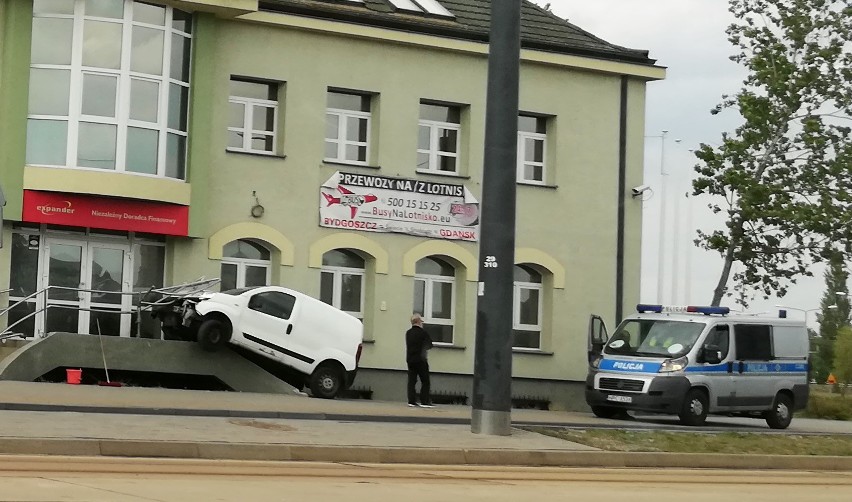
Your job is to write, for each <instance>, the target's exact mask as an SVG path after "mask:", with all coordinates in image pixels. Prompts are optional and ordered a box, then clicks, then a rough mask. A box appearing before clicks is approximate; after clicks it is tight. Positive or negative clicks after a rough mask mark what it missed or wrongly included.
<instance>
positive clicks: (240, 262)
mask: <svg viewBox="0 0 852 502" xmlns="http://www.w3.org/2000/svg"><path fill="white" fill-rule="evenodd" d="M221 263H222V264H230V265H236V266H237V281H236V285H235V286H234V287H235V288H244V287H246V268H247V267H259V268H264V269H266V284H264V286H269V283H270V281H271V280H272V261H270V260H254V259H250V258H225V257H223V258H222V262H221ZM220 270H221V265H220Z"/></svg>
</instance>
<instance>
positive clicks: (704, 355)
mask: <svg viewBox="0 0 852 502" xmlns="http://www.w3.org/2000/svg"><path fill="white" fill-rule="evenodd" d="M701 362H705V363H707V364H719V363H721V362H722V351H721V350H719V348H718V347H715V346H713V345H708V346H706V347H704V348H702V349H701Z"/></svg>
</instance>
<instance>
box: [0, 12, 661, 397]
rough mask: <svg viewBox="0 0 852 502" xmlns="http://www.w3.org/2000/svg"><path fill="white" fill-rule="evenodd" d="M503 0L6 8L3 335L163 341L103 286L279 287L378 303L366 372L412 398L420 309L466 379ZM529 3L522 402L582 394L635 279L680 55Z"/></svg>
mask: <svg viewBox="0 0 852 502" xmlns="http://www.w3.org/2000/svg"><path fill="white" fill-rule="evenodd" d="M488 7H489V2H487V1H485V0H442V1H441V2H440V3H438V2H434V1H423V2H411V1H410V0H351V1H349V0H277V1H261V2H258V1H252V0H231V1H225V0H197V1H158V0H149V1H145V2H137V1H133V0H35V1H32V0H0V44H2V46H0V186H2V188H3V191H4V193H5V195H6V198H7V199H8V202H7V205H6V207H5V211H4V217H5V223H4V225H3V228H2V231H3V243H4V246H3V247H2V248H1V249H0V291H4V293H2V294H0V310H2V309H3V308H5V307H6V306H7V305H12V304H17V306H16V307H15V308H14V309H12V310H11V311H10V312H9V314H8V316H7V317H6V318H0V328H1V327H4V326H8V325H11V324H13V323H15V322H18V321H19V320H21V319H24V318H26V317H27V316H28V315H29V314H31V313H36V314H35V315H32V316H31V317H29V318H27V319H26V320H24V321H21V322H18V324H17V325H16V326H15V327H14V328H13V329H12V331H15V332H17V333H20V334H21V337H23V338H28V337H33V336H35V337H38V336H44V334H46V333H48V332H51V331H72V332H81V333H96V326H98V325H99V326H100V327H101V330H102V331H103V332H104V334H111V335H118V336H144V337H160V336H163V334H162V333H161V330H160V327H159V326H158V325H157V324H156V322H154V321H153V320H151V319H150V318H149V317H148V316H147V315H143V316H142V318H139V319H137V316H136V314H135V313H126V312H131V311H133V310H134V309H135V308H136V307H137V306H138V300H139V295H138V294H137V295H130V294H126V295H116V294H113V295H110V294H107V293H105V292H109V291H121V292H125V293H131V292H136V293H141V292H144V291H147V290H148V289H149V288H151V287H158V286H164V285H173V284H180V283H183V282H187V281H192V280H195V279H198V278H201V277H206V278H211V277H220V278H221V281H222V282H221V288H222V289H228V288H234V287H243V286H252V285H263V284H278V285H284V286H287V287H291V288H293V289H297V290H300V291H303V292H305V293H307V294H310V295H312V296H315V297H318V298H321V299H322V300H323V301H327V302H328V303H332V304H334V305H335V306H337V307H339V308H341V309H343V310H345V311H348V312H350V313H352V314H353V315H356V316H358V317H360V318H361V319H362V320H363V322H364V328H365V329H364V338H365V344H364V351H363V356H362V358H361V369H360V371H359V375H358V378H357V379H356V381H355V384H354V388H355V389H359V390H368V391H371V392H372V396H373V398H374V399H389V400H394V399H403V398H404V394H405V376H404V369H405V361H404V357H403V354H404V338H403V333H404V331H405V330H406V329H407V327H408V319H409V317H410V315H411V314H412V312H415V311H416V312H420V313H421V314H423V315H424V317H425V319H426V323H427V327H428V329H429V330H430V332H431V333H432V335H433V338H434V339H435V340H436V342H437V343H436V347H435V349H434V350H433V351H432V352H431V354H430V365H431V369H432V372H433V375H434V377H433V389H434V392H436V393H438V394H444V395H446V396H456V397H459V398H463V397H464V396H467V395H470V385H471V382H472V379H471V373H472V371H473V352H474V347H473V343H474V333H475V314H476V298H477V297H476V288H477V273H478V268H479V267H478V263H477V260H478V258H477V257H478V247H477V242H478V239H479V228H478V225H477V223H478V221H477V216H478V214H479V211H480V210H481V208H480V206H479V200H481V186H482V184H481V181H482V172H483V144H484V133H485V130H484V126H485V99H486V96H485V89H486V78H487V63H488V61H487V51H488V46H487V36H488ZM522 13H523V16H522V24H523V29H522V46H523V49H522V53H521V82H520V86H521V90H520V110H521V113H520V115H521V116H520V117H519V140H518V141H519V142H518V146H519V163H518V168H517V179H518V187H517V198H518V200H517V229H516V245H517V248H516V252H515V254H516V265H515V279H516V282H515V285H514V288H515V297H516V301H515V307H514V308H515V316H514V317H515V325H514V326H513V328H514V330H515V344H514V345H515V348H514V350H513V354H514V355H513V375H514V377H515V379H514V382H513V395H515V396H517V397H518V398H519V399H520V398H528V399H533V400H537V401H541V402H548V403H549V405H550V407H551V408H554V409H571V408H582V407H583V406H584V403H583V399H582V390H583V383H584V379H585V374H586V365H587V362H586V357H587V355H586V347H587V341H586V337H587V326H588V319H589V315H590V314H592V313H595V314H600V315H601V316H602V317H603V318H604V319H606V320H607V321H609V322H610V323H612V322H614V321H615V320H616V318H617V317H618V315H619V312H621V311H626V310H627V309H630V308H632V307H633V306H634V305H635V303H636V301H637V300H638V296H639V270H640V244H641V218H642V206H641V200H638V199H635V198H633V197H631V192H630V188H631V187H634V186H637V185H641V184H642V165H643V137H644V109H645V101H644V99H645V85H646V83H647V82H650V81H653V80H659V79H661V78H664V76H665V71H664V69H662V68H661V67H658V66H655V64H654V61H653V60H652V59H649V57H648V54H647V52H645V51H637V50H632V49H626V48H623V47H618V46H615V45H612V44H609V43H607V42H604V41H602V40H600V39H598V38H596V37H594V36H593V35H591V34H589V33H587V32H585V31H583V30H581V29H579V28H577V27H576V26H574V25H572V24H570V23H568V22H567V21H564V20H562V19H559V18H558V17H556V16H554V15H553V14H551V13H549V12H547V11H545V10H543V9H541V8H539V7H537V6H535V5H533V4H530V3H524V4H523V10H522ZM619 187H621V189H620V188H619ZM620 233H621V236H622V237H621V238H619V234H620ZM48 286H53V287H54V288H52V289H51V290H50V291H49V293H46V294H40V293H38V292H39V291H41V290H43V289H44V288H45V287H48ZM61 287H68V288H83V289H86V290H92V291H90V292H83V293H78V292H77V291H72V290H71V289H67V290H64V289H61ZM6 290H8V291H6ZM48 305H54V306H56V307H57V308H48V309H45V307H46V306H48ZM76 307H82V308H83V309H82V310H80V309H77V308H76ZM87 309H88V310H87ZM91 310H94V311H91ZM123 312H125V313H123Z"/></svg>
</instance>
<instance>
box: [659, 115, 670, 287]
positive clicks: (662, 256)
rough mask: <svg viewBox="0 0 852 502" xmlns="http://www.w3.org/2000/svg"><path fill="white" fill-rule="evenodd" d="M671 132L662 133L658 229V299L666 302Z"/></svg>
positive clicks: (664, 131)
mask: <svg viewBox="0 0 852 502" xmlns="http://www.w3.org/2000/svg"><path fill="white" fill-rule="evenodd" d="M668 133H669V131H667V130H665V129H664V130H663V131H662V134H660V226H659V228H658V229H657V230H658V232H659V233H660V238H659V242H658V244H657V245H658V246H659V249H658V252H657V259H658V264H657V301H658V302H660V303H666V302H665V299H664V298H663V284H664V282H663V275H665V274H664V273H663V271H664V269H665V266H666V245H665V242H666V176H668V174H667V173H666V135H667V134H668Z"/></svg>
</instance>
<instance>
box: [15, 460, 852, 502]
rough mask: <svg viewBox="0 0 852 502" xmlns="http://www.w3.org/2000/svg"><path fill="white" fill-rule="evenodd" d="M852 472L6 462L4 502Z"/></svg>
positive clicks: (777, 489)
mask: <svg viewBox="0 0 852 502" xmlns="http://www.w3.org/2000/svg"><path fill="white" fill-rule="evenodd" d="M850 493H852V473H820V472H788V471H772V472H769V471H726V470H691V469H655V470H650V469H589V468H544V467H529V468H509V467H481V466H452V465H448V466H424V465H376V464H342V463H319V462H310V463H301V462H251V461H199V460H165V459H135V458H118V459H116V458H102V457H39V456H13V455H4V456H0V500H2V501H40V502H47V501H57V500H63V501H70V502H77V501H86V502H99V501H109V502H138V501H148V502H150V501H161V502H172V501H174V502H190V501H205V502H207V501H231V500H234V501H244V500H251V501H252V502H263V501H281V500H346V501H348V502H359V501H369V502H375V501H376V500H392V501H401V500H405V501H406V502H417V501H429V502H435V501H444V500H447V501H454V500H465V501H490V502H493V501H502V500H506V501H509V500H511V501H516V500H536V499H537V500H630V501H631V502H645V501H647V502H666V501H677V502H682V501H683V500H684V499H685V498H688V499H689V500H690V502H705V501H706V502H716V501H718V500H748V501H749V502H762V501H766V502H776V501H778V500H784V501H799V500H801V501H813V500H847V499H848V497H849V494H850Z"/></svg>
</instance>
